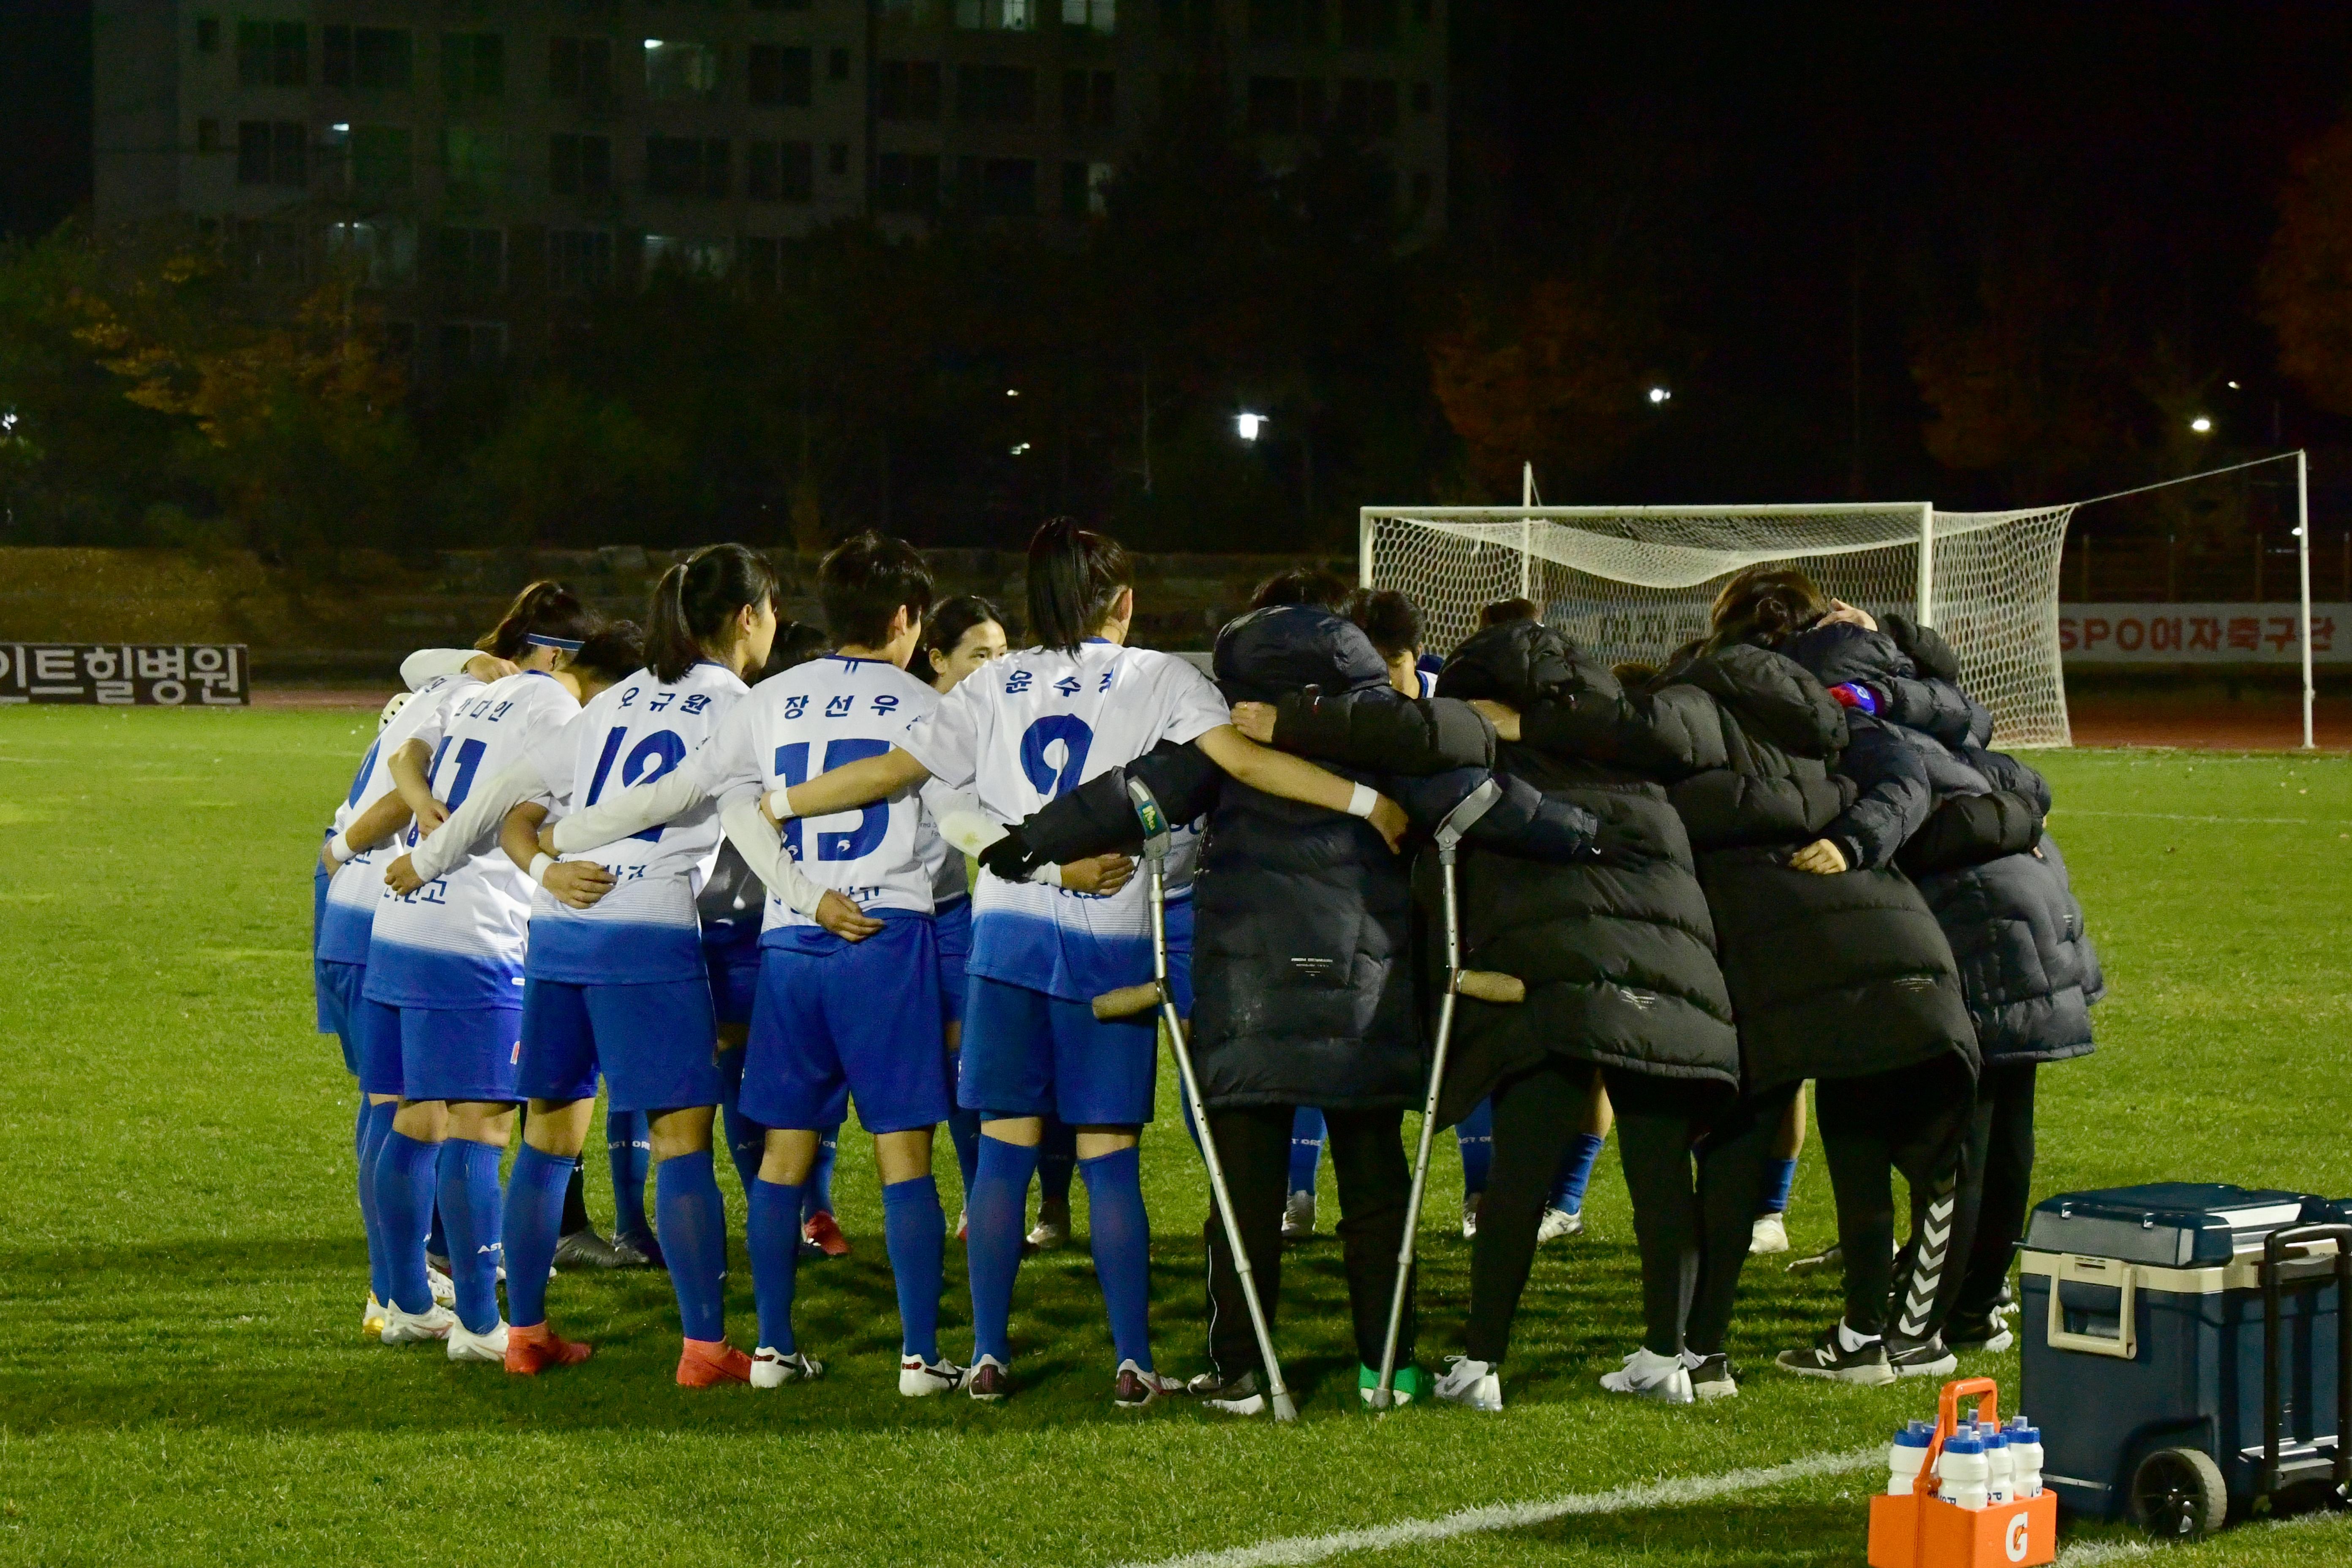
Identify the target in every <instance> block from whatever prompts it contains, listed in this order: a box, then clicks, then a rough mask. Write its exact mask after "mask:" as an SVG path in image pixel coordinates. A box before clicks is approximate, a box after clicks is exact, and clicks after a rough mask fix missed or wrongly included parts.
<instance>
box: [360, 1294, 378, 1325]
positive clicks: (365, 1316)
mask: <svg viewBox="0 0 2352 1568" xmlns="http://www.w3.org/2000/svg"><path fill="white" fill-rule="evenodd" d="M360 1332H362V1333H363V1334H381V1333H383V1302H381V1301H379V1300H376V1299H375V1292H374V1291H373V1290H371V1291H369V1292H368V1299H367V1305H366V1306H364V1307H362V1308H361V1309H360Z"/></svg>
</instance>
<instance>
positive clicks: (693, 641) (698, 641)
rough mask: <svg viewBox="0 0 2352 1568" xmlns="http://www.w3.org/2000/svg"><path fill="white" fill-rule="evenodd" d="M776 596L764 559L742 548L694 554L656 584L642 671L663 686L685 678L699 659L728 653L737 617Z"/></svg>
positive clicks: (770, 570) (729, 546)
mask: <svg viewBox="0 0 2352 1568" xmlns="http://www.w3.org/2000/svg"><path fill="white" fill-rule="evenodd" d="M775 596H776V574H775V569H774V568H773V567H772V566H770V565H769V564H768V563H767V559H766V557H764V556H762V555H761V554H759V553H758V552H754V551H751V550H747V549H745V548H744V547H743V546H742V545H740V544H711V545H706V546H705V547H703V548H702V549H700V550H698V551H696V552H694V553H693V554H691V555H689V556H688V557H687V558H686V559H685V560H684V561H681V562H679V563H677V565H675V566H673V567H671V568H670V569H669V570H668V571H667V572H665V573H663V574H662V575H661V581H660V582H658V583H656V584H654V594H653V603H652V605H650V606H649V607H648V609H647V611H646V634H645V645H646V668H648V669H650V670H652V671H653V672H654V679H656V680H659V681H661V682H662V683H664V684H665V685H668V684H672V683H675V682H677V681H680V680H683V679H686V672H687V671H688V670H689V669H692V668H694V666H695V664H696V662H697V661H698V660H700V659H705V658H717V657H719V655H722V654H724V653H725V652H727V651H728V648H729V647H730V646H731V639H730V627H731V626H732V625H733V622H734V620H735V617H736V616H738V615H740V614H741V613H742V612H743V611H744V610H747V609H754V608H757V607H758V606H759V605H763V604H768V603H771V602H772V601H773V599H774V598H775ZM722 639H728V640H722Z"/></svg>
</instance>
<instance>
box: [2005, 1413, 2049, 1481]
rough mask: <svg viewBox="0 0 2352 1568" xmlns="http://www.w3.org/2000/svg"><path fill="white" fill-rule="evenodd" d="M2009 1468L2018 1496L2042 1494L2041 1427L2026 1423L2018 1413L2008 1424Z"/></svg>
mask: <svg viewBox="0 0 2352 1568" xmlns="http://www.w3.org/2000/svg"><path fill="white" fill-rule="evenodd" d="M2006 1436H2008V1438H2009V1459H2010V1468H2011V1470H2012V1471H2013V1472H2014V1475H2013V1477H2012V1479H2011V1482H2010V1485H2011V1488H2012V1489H2013V1490H2014V1491H2015V1493H2016V1495H2017V1496H2018V1497H2020V1498H2035V1497H2040V1496H2041V1495H2042V1429H2041V1428H2040V1427H2038V1426H2030V1425H2028V1424H2027V1422H2026V1419H2025V1417H2024V1416H2022V1415H2020V1416H2018V1417H2016V1418H2015V1419H2014V1420H2012V1421H2011V1422H2010V1424H2009V1430H2008V1432H2007V1434H2006Z"/></svg>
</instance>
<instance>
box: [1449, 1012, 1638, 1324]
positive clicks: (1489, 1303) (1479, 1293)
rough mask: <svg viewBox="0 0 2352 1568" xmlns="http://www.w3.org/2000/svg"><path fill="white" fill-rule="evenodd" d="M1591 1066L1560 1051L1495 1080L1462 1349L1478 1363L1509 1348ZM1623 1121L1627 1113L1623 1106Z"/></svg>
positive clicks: (1588, 1085)
mask: <svg viewBox="0 0 2352 1568" xmlns="http://www.w3.org/2000/svg"><path fill="white" fill-rule="evenodd" d="M1594 1070H1595V1069H1594V1068H1593V1067H1592V1065H1591V1063H1589V1062H1571V1061H1564V1060H1562V1059H1560V1058H1558V1057H1554V1058H1549V1059H1548V1060H1546V1061H1545V1062H1544V1063H1543V1065H1542V1066H1540V1067H1537V1068H1531V1069H1529V1070H1528V1071H1527V1072H1523V1073H1520V1074H1519V1075H1517V1077H1515V1078H1507V1079H1504V1080H1503V1081H1502V1082H1500V1083H1498V1084H1496V1086H1495V1089H1494V1092H1493V1094H1492V1095H1491V1096H1490V1097H1489V1100H1488V1103H1489V1104H1490V1105H1492V1107H1493V1108H1494V1113H1495V1146H1494V1147H1495V1152H1494V1163H1493V1164H1492V1165H1491V1166H1490V1167H1489V1168H1488V1170H1487V1173H1486V1195H1485V1196H1484V1197H1482V1198H1480V1199H1479V1200H1478V1235H1477V1237H1476V1238H1475V1240H1473V1241H1472V1243H1471V1247H1470V1321H1469V1324H1468V1326H1467V1328H1466V1329H1465V1331H1464V1334H1463V1351H1464V1352H1465V1354H1467V1355H1468V1356H1469V1357H1470V1358H1471V1359H1472V1360H1473V1361H1483V1362H1489V1363H1499V1362H1501V1361H1502V1359H1503V1355H1504V1352H1506V1351H1507V1350H1509V1349H1510V1344H1511V1320H1512V1318H1513V1317H1514V1316H1516V1315H1517V1312H1518V1310H1519V1295H1520V1293H1521V1292H1522V1291H1524V1290H1525V1289H1527V1287H1528V1270H1529V1269H1530V1268H1533V1267H1534V1266H1535V1257H1536V1231H1537V1228H1538V1226H1541V1225H1542V1223H1543V1211H1544V1205H1545V1203H1546V1202H1547V1201H1548V1200H1549V1197H1550V1195H1551V1184H1552V1178H1553V1176H1554V1175H1555V1174H1556V1173H1558V1171H1559V1157H1560V1154H1561V1152H1562V1151H1564V1150H1565V1149H1567V1147H1568V1143H1569V1140H1570V1139H1571V1138H1573V1137H1574V1136H1575V1135H1576V1129H1577V1123H1578V1122H1579V1121H1580V1120H1581V1118H1582V1116H1583V1114H1584V1100H1585V1096H1586V1095H1587V1094H1588V1093H1589V1092H1590V1091H1591V1086H1592V1076H1593V1072H1594ZM1618 1118H1619V1126H1620V1129H1621V1136H1622V1126H1623V1118H1624V1112H1623V1111H1622V1110H1620V1111H1619V1112H1618Z"/></svg>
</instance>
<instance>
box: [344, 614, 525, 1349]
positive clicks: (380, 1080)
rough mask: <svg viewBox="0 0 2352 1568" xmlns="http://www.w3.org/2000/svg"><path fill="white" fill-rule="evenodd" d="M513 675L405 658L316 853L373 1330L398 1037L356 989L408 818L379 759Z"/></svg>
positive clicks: (382, 1271)
mask: <svg viewBox="0 0 2352 1568" xmlns="http://www.w3.org/2000/svg"><path fill="white" fill-rule="evenodd" d="M514 672H515V668H514V666H513V664H511V663H510V662H509V661H508V660H506V659H502V658H497V657H496V656H494V655H491V654H488V653H483V652H478V651H476V650H475V649H473V648H424V649H420V650H418V651H417V652H416V653H415V654H412V655H410V656H409V657H408V658H406V659H405V660H404V661H403V662H402V664H401V676H402V679H410V678H412V676H413V677H414V679H415V681H416V684H415V687H414V688H412V689H407V690H404V691H403V692H402V693H401V696H403V697H404V698H406V699H408V701H407V702H404V703H401V704H400V705H399V706H398V707H396V708H395V707H394V706H393V705H390V704H387V705H386V708H385V712H384V717H383V721H381V722H380V723H379V724H378V726H377V730H376V733H375V736H374V738H373V740H372V741H371V742H369V744H368V749H367V752H366V754H365V755H363V756H362V757H361V758H360V765H359V770H358V772H356V773H353V774H352V787H351V792H350V793H349V794H348V795H345V796H344V797H343V799H342V801H341V803H340V804H339V805H337V806H336V807H335V818H334V825H333V826H331V828H329V829H328V832H327V840H326V842H325V843H324V844H322V845H321V846H320V850H319V868H318V875H317V878H316V879H315V882H316V888H317V894H318V903H317V907H316V910H315V918H314V920H313V921H312V925H311V944H310V946H311V963H310V970H311V978H312V982H313V984H314V985H315V987H316V990H317V993H318V1013H319V1032H320V1034H331V1035H334V1036H336V1037H339V1039H340V1040H341V1045H342V1048H343V1068H344V1069H345V1070H346V1071H348V1072H349V1073H351V1075H352V1077H353V1078H355V1079H358V1080H359V1083H360V1100H359V1114H358V1118H357V1125H356V1127H355V1128H354V1130H353V1132H352V1152H353V1154H354V1156H355V1157H356V1163H357V1165H358V1188H359V1200H360V1221H361V1224H362V1226H363V1227H364V1228H365V1230H366V1233H367V1244H368V1298H367V1304H366V1306H364V1307H363V1308H362V1309H361V1311H360V1327H361V1329H362V1331H363V1332H366V1333H369V1334H381V1333H382V1332H383V1303H384V1301H385V1300H387V1299H389V1298H390V1296H391V1295H392V1286H391V1280H390V1278H389V1276H390V1269H391V1259H390V1258H389V1256H388V1255H387V1254H386V1252H385V1250H384V1248H383V1244H382V1241H381V1239H380V1238H379V1237H378V1235H377V1226H376V1214H375V1181H374V1175H373V1165H374V1163H375V1152H376V1150H377V1148H378V1147H380V1146H381V1145H382V1143H383V1135H384V1134H385V1133H386V1132H388V1131H391V1130H392V1114H393V1107H394V1104H395V1103H396V1102H397V1101H398V1100H399V1099H400V1058H399V1055H398V1051H397V1047H398V1044H399V1041H398V1037H397V1036H396V1035H395V1036H394V1037H393V1039H392V1041H391V1044H392V1046H393V1047H394V1049H393V1050H391V1051H389V1052H387V1051H385V1050H384V1049H383V1045H382V1041H381V1038H380V1036H381V1031H379V1037H378V1039H377V1040H376V1041H374V1042H373V1043H371V1040H370V1037H369V1036H368V1033H367V1030H368V1027H369V1026H370V1023H371V1021H372V1020H371V1009H372V1008H373V1006H374V1005H373V1004H371V1003H369V1002H368V1001H367V1000H366V999H365V998H363V997H362V995H361V994H360V993H361V989H362V984H364V982H365V980H366V977H367V950H368V935H369V932H370V931H371V929H372V928H373V925H374V923H375V906H376V905H377V904H378V903H379V902H381V901H382V900H383V863H384V861H385V860H387V859H389V858H391V857H390V856H389V855H388V854H383V853H379V852H380V851H382V850H384V849H386V848H387V847H389V846H390V844H391V842H392V837H393V835H394V834H395V833H397V832H399V831H400V829H402V828H404V827H406V826H408V822H409V815H410V814H409V810H408V803H407V802H405V801H404V800H402V799H401V798H400V792H399V791H397V790H396V789H394V787H393V784H392V775H391V773H390V771H389V769H388V768H387V766H386V763H385V758H386V757H387V755H388V754H389V753H390V752H394V751H397V750H399V749H400V746H401V744H402V743H403V742H405V741H406V740H408V738H409V737H410V736H411V735H415V734H419V733H423V734H425V737H426V739H427V742H428V743H430V742H437V741H438V740H439V739H440V735H439V732H438V730H437V728H435V727H434V725H435V723H436V719H437V715H438V714H439V712H440V707H441V700H442V698H444V697H445V696H446V695H447V694H448V692H449V691H450V690H452V689H455V688H456V687H457V686H458V685H460V684H463V685H470V686H481V685H485V684H487V683H488V682H489V681H492V680H496V679H499V678H500V677H502V676H508V675H512V674H513V673H514ZM434 1272H435V1273H436V1275H437V1270H436V1271H434ZM431 1283H432V1286H433V1294H434V1299H435V1300H446V1296H447V1290H448V1287H447V1284H446V1279H443V1278H437V1277H436V1278H434V1279H432V1280H431Z"/></svg>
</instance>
